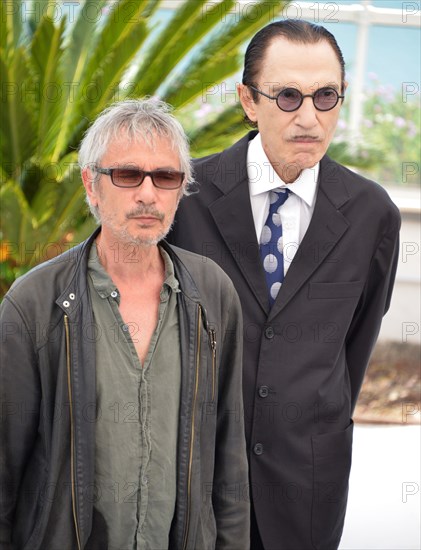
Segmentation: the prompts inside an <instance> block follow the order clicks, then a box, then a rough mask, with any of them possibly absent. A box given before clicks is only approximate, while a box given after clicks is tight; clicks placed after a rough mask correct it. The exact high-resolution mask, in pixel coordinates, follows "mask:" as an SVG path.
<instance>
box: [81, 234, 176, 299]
mask: <svg viewBox="0 0 421 550" xmlns="http://www.w3.org/2000/svg"><path fill="white" fill-rule="evenodd" d="M158 248H159V252H160V254H161V256H162V259H163V260H164V268H165V280H164V284H163V286H162V289H161V299H165V298H166V297H167V296H168V294H169V290H170V289H171V290H172V291H173V292H180V289H179V284H178V280H177V279H176V277H175V272H174V264H173V262H172V260H171V258H170V256H169V254H168V252H166V250H164V249H163V248H162V247H161V246H158ZM88 273H89V276H90V277H91V280H92V283H93V286H94V288H95V290H96V291H97V292H98V294H99V295H100V296H101V298H108V297H109V296H111V295H112V294H113V293H117V294H116V295H115V296H114V295H113V297H115V298H119V297H120V293H119V291H118V288H117V287H116V285H115V284H114V282H113V280H112V279H111V277H110V276H109V275H108V273H107V272H106V271H105V269H104V266H103V265H102V263H101V262H100V260H99V257H98V249H97V246H96V243H95V242H94V243H93V244H92V247H91V250H90V253H89V261H88Z"/></svg>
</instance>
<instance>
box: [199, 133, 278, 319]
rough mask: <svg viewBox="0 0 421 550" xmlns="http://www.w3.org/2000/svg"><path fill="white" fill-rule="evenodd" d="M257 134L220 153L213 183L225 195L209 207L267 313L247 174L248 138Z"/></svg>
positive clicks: (265, 294)
mask: <svg viewBox="0 0 421 550" xmlns="http://www.w3.org/2000/svg"><path fill="white" fill-rule="evenodd" d="M255 135H256V132H251V133H250V134H248V135H247V136H245V137H244V138H243V139H242V140H240V141H239V142H238V143H236V144H235V145H234V146H233V147H231V148H230V149H228V150H226V151H225V152H224V153H223V154H222V155H221V158H220V163H219V166H218V168H217V170H216V173H215V177H214V180H213V183H214V185H216V186H217V187H218V189H219V190H220V191H221V192H222V193H223V195H222V196H221V197H220V198H219V199H217V200H216V201H215V202H213V203H212V204H211V205H210V206H209V211H210V213H211V215H212V217H213V219H214V221H215V224H216V226H217V227H218V230H219V232H220V234H221V236H222V238H223V240H224V242H225V244H226V246H227V247H228V249H229V251H230V253H231V255H232V256H233V258H234V261H235V262H236V264H237V266H238V267H239V269H240V271H241V273H242V275H243V277H244V279H245V280H246V281H247V283H248V285H249V287H250V289H251V291H252V293H253V295H254V296H255V297H256V299H257V301H258V303H259V305H260V306H261V308H262V309H263V310H264V311H265V313H266V314H267V313H268V312H269V301H268V296H267V286H266V280H265V276H264V272H263V268H262V263H261V259H260V252H259V245H258V242H257V238H256V232H255V227H254V220H253V214H252V211H251V204H250V195H249V186H248V176H247V149H248V142H249V140H250V139H252V138H253V137H254V136H255Z"/></svg>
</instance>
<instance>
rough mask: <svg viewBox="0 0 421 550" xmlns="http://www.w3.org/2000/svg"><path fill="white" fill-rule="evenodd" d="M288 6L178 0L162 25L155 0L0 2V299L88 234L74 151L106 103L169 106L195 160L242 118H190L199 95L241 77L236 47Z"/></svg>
mask: <svg viewBox="0 0 421 550" xmlns="http://www.w3.org/2000/svg"><path fill="white" fill-rule="evenodd" d="M287 3H288V0H284V1H282V0H269V1H268V0H255V1H254V2H253V4H252V5H251V6H247V9H244V10H240V11H236V13H235V15H234V16H233V15H232V14H229V12H230V10H231V8H233V7H234V6H237V5H239V4H238V2H236V1H235V0H223V1H222V2H220V3H217V2H214V3H210V4H206V2H205V0H186V1H185V2H184V3H183V4H182V5H181V6H180V7H179V8H178V9H176V10H174V12H172V15H171V16H170V18H169V21H168V22H167V23H166V24H162V21H161V20H160V19H159V18H158V17H157V9H158V8H159V7H160V4H161V2H160V1H157V0H138V1H136V2H133V0H81V1H79V2H78V3H77V7H75V3H71V2H70V3H65V2H64V3H59V2H55V1H52V0H45V1H43V2H40V1H39V0H34V1H32V2H31V1H29V0H3V1H2V2H1V3H0V79H1V81H0V84H1V106H0V161H1V163H0V166H1V169H0V184H1V187H0V201H1V203H0V204H1V226H0V237H1V240H2V245H1V247H0V291H1V292H2V293H3V292H5V291H6V290H7V288H8V286H9V285H10V283H11V282H12V281H13V279H14V278H15V277H16V276H18V275H20V274H22V273H24V272H25V271H27V270H28V269H29V268H30V267H32V266H34V265H35V264H37V263H39V262H41V261H44V260H46V259H48V258H50V257H52V256H54V255H56V254H58V253H60V252H62V251H64V250H66V249H67V248H69V247H70V246H72V245H73V244H75V243H76V242H79V241H80V240H82V239H83V238H85V237H86V236H87V235H88V234H89V232H90V231H91V230H92V228H93V225H94V223H93V221H92V219H91V218H90V217H89V216H88V214H87V210H86V208H85V205H84V190H83V186H82V183H81V180H80V174H79V169H78V166H77V153H76V150H77V148H78V146H79V143H80V140H81V138H82V136H83V133H84V132H85V130H86V129H87V127H88V126H89V124H90V123H91V122H92V121H93V120H94V119H95V117H96V116H97V115H98V113H99V112H101V111H102V110H103V109H104V108H105V107H106V106H107V105H109V104H110V103H112V102H113V101H116V100H121V99H125V98H126V97H139V96H143V95H158V96H159V97H161V98H162V99H164V100H166V101H169V102H171V103H172V104H173V105H174V107H175V109H176V114H177V116H179V117H180V118H181V119H182V120H184V121H188V122H189V124H187V127H188V129H189V131H190V134H191V138H192V141H193V144H194V153H195V154H196V155H201V154H204V153H207V152H209V151H211V150H213V148H212V147H215V146H216V145H219V146H220V147H221V148H222V147H223V146H225V145H226V144H227V141H224V138H225V139H227V136H228V132H233V133H235V132H239V131H240V130H244V127H243V126H242V122H241V120H242V114H241V111H240V110H239V109H234V108H232V107H230V106H229V105H228V104H227V110H226V111H223V112H220V113H217V115H216V116H215V117H214V118H216V120H214V121H213V122H214V123H215V124H214V125H212V121H210V120H209V119H207V118H206V119H201V118H200V117H196V116H195V115H194V114H193V113H194V111H195V110H196V108H197V105H198V102H200V100H201V98H202V94H203V91H204V89H205V88H206V87H207V86H219V85H220V84H221V83H223V82H224V81H225V79H226V78H227V77H229V76H230V75H232V74H234V73H235V72H236V71H238V70H239V68H240V65H241V62H242V56H241V55H240V51H241V50H240V49H241V47H242V46H243V44H244V43H246V42H247V41H248V40H249V39H250V37H251V36H252V35H253V34H254V33H255V32H256V31H257V30H258V29H259V28H260V27H263V26H264V25H265V24H267V23H268V22H269V21H270V20H271V19H272V18H273V17H275V16H276V15H277V14H278V13H280V12H281V11H282V9H283V8H284V7H285V5H286V4H287ZM66 5H67V6H68V9H67V10H66ZM161 13H162V12H161ZM232 139H233V135H232V134H231V136H230V140H231V141H232ZM210 144H212V147H210Z"/></svg>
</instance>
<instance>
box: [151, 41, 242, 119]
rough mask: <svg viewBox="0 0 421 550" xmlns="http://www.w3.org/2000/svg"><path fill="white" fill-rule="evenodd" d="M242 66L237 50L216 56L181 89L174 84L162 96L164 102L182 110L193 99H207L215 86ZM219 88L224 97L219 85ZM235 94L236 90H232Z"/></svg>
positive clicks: (187, 77)
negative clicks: (200, 96) (201, 97)
mask: <svg viewBox="0 0 421 550" xmlns="http://www.w3.org/2000/svg"><path fill="white" fill-rule="evenodd" d="M239 65H240V56H239V54H238V52H237V51H236V50H234V51H233V52H231V53H229V54H226V55H215V56H214V58H213V59H211V60H210V61H209V62H208V63H206V64H203V65H202V66H198V67H197V70H196V72H195V74H191V73H190V71H189V75H188V76H187V75H186V77H185V80H184V78H183V81H184V85H183V86H182V87H180V85H179V83H178V85H177V83H176V84H173V85H172V87H171V88H170V89H169V90H168V91H167V92H166V93H165V94H163V96H162V99H163V100H164V101H167V102H168V103H171V105H173V106H174V107H175V108H180V107H183V106H184V105H186V104H187V103H189V102H191V101H192V100H193V99H195V98H196V97H198V96H199V95H202V96H203V97H204V98H206V94H207V93H208V92H209V93H211V92H213V90H214V89H215V84H216V83H219V82H221V80H222V79H224V78H227V77H228V76H230V75H232V74H234V73H235V72H236V71H237V70H238V67H239ZM217 88H218V89H219V90H220V92H221V96H222V95H223V93H222V89H221V87H220V86H219V85H217ZM230 92H234V93H235V89H233V90H230Z"/></svg>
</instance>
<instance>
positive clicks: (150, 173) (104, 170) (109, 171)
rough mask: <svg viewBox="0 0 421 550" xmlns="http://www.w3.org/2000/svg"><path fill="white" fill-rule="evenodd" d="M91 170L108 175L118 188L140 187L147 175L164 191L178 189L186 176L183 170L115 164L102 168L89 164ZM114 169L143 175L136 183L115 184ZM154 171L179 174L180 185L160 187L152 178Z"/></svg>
mask: <svg viewBox="0 0 421 550" xmlns="http://www.w3.org/2000/svg"><path fill="white" fill-rule="evenodd" d="M91 170H92V171H94V172H97V173H98V174H104V175H105V176H110V179H111V183H112V184H113V185H114V186H115V187H119V188H120V189H135V188H136V187H140V186H141V185H142V183H143V182H144V181H145V178H146V177H148V176H149V177H150V178H151V181H152V184H153V186H154V187H156V188H157V189H163V190H164V191H174V190H175V189H180V187H181V186H182V185H183V181H184V178H185V176H186V174H185V172H178V171H177V170H152V171H148V170H140V169H139V168H131V167H127V168H122V167H120V166H116V167H115V168H102V167H101V166H91ZM114 170H133V172H138V173H139V175H140V174H143V177H142V178H141V180H140V182H139V183H138V184H137V185H117V184H116V183H114V178H113V173H114ZM156 172H169V173H172V174H177V175H179V176H180V180H181V181H180V185H178V186H177V187H160V186H159V185H156V182H155V180H154V174H155V173H156Z"/></svg>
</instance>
